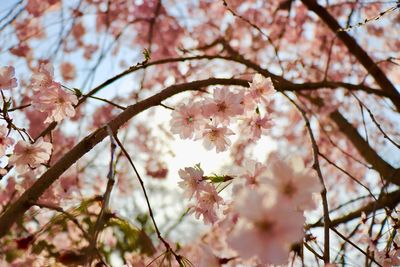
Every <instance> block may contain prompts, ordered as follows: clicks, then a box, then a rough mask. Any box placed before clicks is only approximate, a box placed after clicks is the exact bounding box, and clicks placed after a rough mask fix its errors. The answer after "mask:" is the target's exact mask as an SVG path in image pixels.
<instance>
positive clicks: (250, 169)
mask: <svg viewBox="0 0 400 267" xmlns="http://www.w3.org/2000/svg"><path fill="white" fill-rule="evenodd" d="M266 171H267V167H266V166H265V165H264V164H262V163H261V162H258V161H255V160H252V159H247V160H245V161H244V162H243V167H241V168H240V170H239V177H241V178H244V179H246V184H248V185H252V184H258V183H259V182H260V180H261V179H262V177H264V176H265V175H266Z"/></svg>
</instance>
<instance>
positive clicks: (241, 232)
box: [227, 186, 305, 264]
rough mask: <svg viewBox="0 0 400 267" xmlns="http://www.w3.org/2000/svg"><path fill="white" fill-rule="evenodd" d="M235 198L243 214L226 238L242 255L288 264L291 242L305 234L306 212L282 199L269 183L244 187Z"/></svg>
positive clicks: (235, 203)
mask: <svg viewBox="0 0 400 267" xmlns="http://www.w3.org/2000/svg"><path fill="white" fill-rule="evenodd" d="M233 201H234V209H235V210H236V211H237V212H238V213H239V216H240V218H239V221H238V223H237V224H236V225H235V227H234V229H233V231H232V232H231V233H230V234H229V236H228V238H227V242H228V245H229V246H230V247H231V248H232V249H234V250H236V251H237V252H238V253H239V255H240V257H241V258H243V259H251V258H253V257H257V258H258V259H259V261H260V262H261V263H262V264H285V263H286V262H287V261H288V257H289V252H290V246H291V244H293V243H296V242H299V241H300V240H301V239H302V237H303V224H304V222H305V218H304V216H303V214H302V213H300V212H296V211H293V209H292V207H290V206H287V205H285V204H284V203H279V202H278V201H279V199H278V195H277V193H276V192H275V191H274V190H272V189H271V188H268V187H266V186H262V187H259V188H254V189H247V188H246V189H243V190H242V191H241V192H240V193H239V194H238V195H237V196H235V199H234V200H233ZM249 207H257V208H249Z"/></svg>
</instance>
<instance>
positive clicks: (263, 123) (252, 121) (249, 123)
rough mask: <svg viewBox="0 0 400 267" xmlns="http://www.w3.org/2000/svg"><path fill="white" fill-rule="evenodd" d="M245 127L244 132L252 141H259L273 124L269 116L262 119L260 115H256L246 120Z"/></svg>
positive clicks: (244, 121)
mask: <svg viewBox="0 0 400 267" xmlns="http://www.w3.org/2000/svg"><path fill="white" fill-rule="evenodd" d="M243 125H244V129H243V131H244V132H245V133H246V134H247V135H249V136H250V137H251V140H253V141H257V140H258V139H260V138H261V135H262V134H263V133H264V132H265V131H266V130H267V129H270V128H271V127H272V125H273V124H272V122H271V119H270V117H269V116H268V115H264V116H263V117H261V116H260V114H257V113H255V114H254V115H253V116H251V117H246V118H244V120H243Z"/></svg>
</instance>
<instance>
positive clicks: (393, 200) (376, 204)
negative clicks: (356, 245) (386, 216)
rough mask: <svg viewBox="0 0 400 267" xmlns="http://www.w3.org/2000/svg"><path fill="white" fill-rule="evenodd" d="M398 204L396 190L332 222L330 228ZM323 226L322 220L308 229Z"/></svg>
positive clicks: (397, 191)
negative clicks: (363, 214)
mask: <svg viewBox="0 0 400 267" xmlns="http://www.w3.org/2000/svg"><path fill="white" fill-rule="evenodd" d="M398 203H400V190H396V191H393V192H391V193H388V194H386V195H383V196H382V197H381V198H379V199H378V200H377V201H373V202H370V203H368V204H367V205H365V206H363V207H361V208H359V209H357V210H355V211H352V212H350V213H348V214H346V215H344V216H342V217H339V218H337V219H333V220H331V223H330V226H331V227H335V226H337V225H339V224H342V223H347V222H349V221H351V220H354V219H357V218H360V216H361V214H362V213H363V212H364V213H365V214H367V215H368V214H370V213H372V212H374V211H376V210H379V209H382V208H385V207H388V208H390V209H394V208H395V207H396V206H397V205H398ZM322 226H324V222H323V221H322V220H320V221H318V222H316V223H314V224H312V225H310V226H308V227H310V228H312V227H322Z"/></svg>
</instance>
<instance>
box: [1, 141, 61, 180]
mask: <svg viewBox="0 0 400 267" xmlns="http://www.w3.org/2000/svg"><path fill="white" fill-rule="evenodd" d="M52 147H53V146H52V144H51V143H48V142H45V141H43V137H40V138H39V139H38V140H37V141H36V143H34V144H30V143H29V142H25V141H23V140H20V141H18V143H17V144H16V145H15V147H14V154H13V155H11V157H10V159H9V163H10V164H14V165H15V168H16V170H17V172H18V173H19V174H24V173H26V172H27V171H29V170H30V168H36V167H38V166H40V164H42V163H45V162H46V161H48V160H49V159H50V154H51V149H52Z"/></svg>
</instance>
